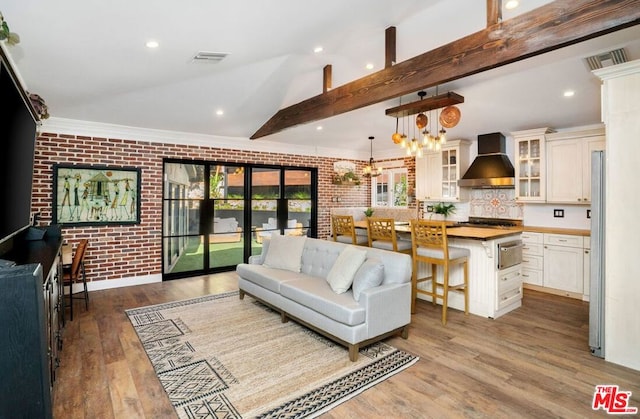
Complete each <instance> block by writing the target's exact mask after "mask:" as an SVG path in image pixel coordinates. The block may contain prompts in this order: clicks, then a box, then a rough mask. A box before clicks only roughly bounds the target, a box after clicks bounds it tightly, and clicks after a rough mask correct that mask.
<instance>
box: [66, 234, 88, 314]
mask: <svg viewBox="0 0 640 419" xmlns="http://www.w3.org/2000/svg"><path fill="white" fill-rule="evenodd" d="M88 245H89V240H87V239H82V240H80V243H78V246H77V247H76V250H75V252H74V253H73V260H72V262H71V267H70V268H69V269H65V270H64V274H63V276H62V279H63V286H65V287H66V286H68V287H69V296H68V304H67V300H65V306H64V307H65V309H66V308H67V307H69V310H70V314H71V320H72V321H73V300H77V299H83V300H84V306H85V309H87V310H88V309H89V292H88V291H87V275H86V272H85V270H84V256H85V254H86V252H87V246H88ZM80 282H81V283H82V288H83V289H82V291H78V292H75V293H74V292H73V284H76V283H80ZM77 294H82V296H80V297H74V295H77Z"/></svg>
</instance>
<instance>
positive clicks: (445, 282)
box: [442, 264, 449, 326]
mask: <svg viewBox="0 0 640 419" xmlns="http://www.w3.org/2000/svg"><path fill="white" fill-rule="evenodd" d="M443 268H444V278H443V280H442V282H443V284H442V325H443V326H444V325H446V324H447V305H448V304H449V265H446V264H445V265H444V267H443Z"/></svg>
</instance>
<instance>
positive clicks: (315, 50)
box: [313, 46, 322, 54]
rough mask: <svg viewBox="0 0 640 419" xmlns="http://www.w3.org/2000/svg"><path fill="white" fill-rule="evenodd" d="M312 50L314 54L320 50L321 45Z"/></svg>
mask: <svg viewBox="0 0 640 419" xmlns="http://www.w3.org/2000/svg"><path fill="white" fill-rule="evenodd" d="M313 52H315V53H316V54H318V53H320V52H322V47H321V46H317V47H315V48H314V49H313Z"/></svg>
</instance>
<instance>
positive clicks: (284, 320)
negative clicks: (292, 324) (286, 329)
mask: <svg viewBox="0 0 640 419" xmlns="http://www.w3.org/2000/svg"><path fill="white" fill-rule="evenodd" d="M280 321H281V322H282V323H287V322H288V321H289V318H288V317H287V313H285V312H284V311H283V312H281V313H280Z"/></svg>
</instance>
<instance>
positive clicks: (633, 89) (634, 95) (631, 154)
mask: <svg viewBox="0 0 640 419" xmlns="http://www.w3.org/2000/svg"><path fill="white" fill-rule="evenodd" d="M595 73H596V75H598V76H599V77H601V78H602V79H603V80H604V86H603V95H602V102H603V104H602V109H603V119H604V122H605V126H606V134H607V151H606V153H607V154H606V174H605V179H606V184H605V187H606V206H605V211H606V216H605V223H606V230H605V240H606V244H605V263H606V266H605V281H606V282H605V341H604V343H605V349H604V351H605V359H606V360H607V361H610V362H614V363H616V364H621V365H624V366H627V367H630V368H634V369H636V370H640V322H639V321H638V319H640V304H638V301H639V298H640V263H638V258H639V256H640V220H639V219H638V208H640V193H638V192H639V190H640V186H639V185H638V182H639V180H638V171H639V170H640V100H639V98H640V60H636V61H632V62H629V63H625V64H620V65H618V66H615V67H609V68H604V69H601V70H598V71H596V72H595Z"/></svg>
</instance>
